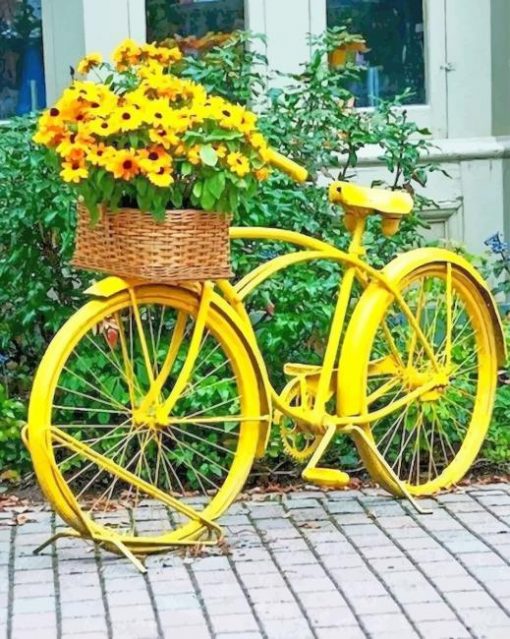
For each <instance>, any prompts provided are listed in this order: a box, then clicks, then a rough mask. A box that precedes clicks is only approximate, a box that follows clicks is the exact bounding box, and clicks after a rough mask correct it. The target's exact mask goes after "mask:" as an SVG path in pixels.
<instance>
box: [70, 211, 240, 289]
mask: <svg viewBox="0 0 510 639" xmlns="http://www.w3.org/2000/svg"><path fill="white" fill-rule="evenodd" d="M229 223H230V217H229V216H227V215H223V214H219V213H205V212H204V211H195V210H182V211H177V210H176V211H167V213H166V217H165V219H164V221H163V222H156V221H155V220H154V219H153V218H152V217H151V216H150V215H149V214H147V213H142V212H141V211H139V210H138V209H128V208H123V209H120V210H119V211H117V212H115V213H109V212H103V213H102V215H101V218H100V220H99V222H98V223H97V224H96V225H95V226H94V227H92V228H91V226H90V214H89V211H88V209H87V208H86V207H85V206H83V205H82V204H79V205H78V225H77V229H76V247H75V252H74V257H73V261H72V263H73V265H74V266H77V267H79V268H84V269H87V270H92V271H103V272H106V273H110V274H113V275H118V276H120V277H124V278H131V279H142V280H150V281H153V282H162V283H173V282H182V281H190V280H194V281H196V280H209V279H213V280H214V279H223V278H227V277H231V275H232V272H231V270H230V242H229Z"/></svg>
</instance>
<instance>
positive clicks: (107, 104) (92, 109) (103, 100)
mask: <svg viewBox="0 0 510 639" xmlns="http://www.w3.org/2000/svg"><path fill="white" fill-rule="evenodd" d="M100 89H101V90H100V91H98V94H97V99H96V100H93V101H89V100H87V102H86V104H85V106H84V108H85V110H86V112H87V113H88V114H90V115H93V116H94V117H104V118H106V117H108V116H109V115H110V114H111V113H112V112H113V111H114V110H115V108H116V106H117V96H116V95H115V94H114V93H113V92H112V91H110V90H109V89H108V88H106V87H100Z"/></svg>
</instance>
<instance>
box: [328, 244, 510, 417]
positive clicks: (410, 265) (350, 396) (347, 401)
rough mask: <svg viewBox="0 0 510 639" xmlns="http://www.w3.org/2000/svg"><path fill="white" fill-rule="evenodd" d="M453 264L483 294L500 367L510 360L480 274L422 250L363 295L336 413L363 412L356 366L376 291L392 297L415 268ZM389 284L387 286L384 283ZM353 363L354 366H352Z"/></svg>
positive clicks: (450, 256) (450, 257)
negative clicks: (385, 291) (399, 284)
mask: <svg viewBox="0 0 510 639" xmlns="http://www.w3.org/2000/svg"><path fill="white" fill-rule="evenodd" d="M446 262H450V263H451V264H454V265H455V266H457V267H459V268H460V269H461V270H462V271H464V273H465V274H466V276H467V277H468V278H469V279H471V281H472V282H473V284H475V285H476V286H477V288H478V289H479V291H480V293H481V294H482V296H483V298H484V300H485V303H486V305H487V308H488V309H489V312H490V315H491V317H492V323H493V328H494V333H495V337H496V348H497V353H496V355H497V358H498V366H503V365H504V364H505V363H506V359H507V349H506V344H505V337H504V332H503V325H502V322H501V317H500V315H499V312H498V309H497V306H496V303H495V301H494V298H493V296H492V294H491V292H490V290H489V288H488V286H487V284H486V282H485V281H484V280H483V278H482V277H481V275H480V274H479V273H478V272H477V271H476V269H475V268H474V267H473V266H472V265H471V264H470V263H469V262H468V261H467V260H466V259H465V258H463V257H462V256H460V255H457V254H456V253H453V252H452V251H448V250H446V249H440V248H421V249H415V250H413V251H409V252H407V253H404V254H402V255H400V256H398V257H397V258H395V259H394V260H393V261H392V262H390V263H389V264H388V265H387V266H386V267H385V268H384V269H383V270H382V272H381V274H382V275H383V279H382V280H379V281H376V282H373V283H372V284H371V285H370V286H369V287H368V288H367V289H366V291H365V292H364V293H363V295H362V297H361V299H360V301H359V302H358V306H357V308H356V311H355V313H354V316H353V318H352V320H351V322H350V324H349V326H348V328H347V332H346V336H345V342H344V345H343V349H342V354H341V358H340V365H339V375H338V404H337V410H338V414H339V415H340V416H351V415H357V414H359V412H360V410H362V406H363V400H364V398H363V397H362V396H361V389H362V388H363V383H362V376H363V367H362V366H356V365H355V363H356V362H358V361H359V344H360V343H361V342H362V341H363V338H364V335H365V334H366V331H367V326H369V325H370V322H371V321H374V320H373V317H374V314H373V312H372V308H371V306H372V304H373V303H379V302H380V301H381V298H380V296H375V297H374V295H373V294H374V293H375V292H376V291H381V289H384V288H386V289H387V291H388V294H389V295H391V294H392V293H391V289H392V288H393V286H394V285H396V284H397V283H398V282H399V281H400V280H402V279H403V278H405V277H406V276H407V275H409V274H410V273H411V272H412V271H413V270H414V269H416V268H419V267H421V266H426V265H430V264H433V263H436V264H437V263H440V264H441V263H446ZM385 281H386V282H387V285H385V283H384V282H385ZM353 364H354V365H353ZM342 379H343V380H344V382H345V380H346V379H348V380H349V384H345V383H342Z"/></svg>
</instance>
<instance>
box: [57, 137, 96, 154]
mask: <svg viewBox="0 0 510 639" xmlns="http://www.w3.org/2000/svg"><path fill="white" fill-rule="evenodd" d="M94 141H95V140H94V138H93V137H92V136H90V135H89V134H88V132H86V131H78V132H75V133H70V134H69V135H67V136H66V137H65V138H63V139H62V141H61V142H60V144H59V145H58V146H57V153H58V154H59V155H60V156H62V157H64V158H67V157H69V155H70V154H71V153H73V152H76V150H77V149H81V150H82V151H84V152H85V153H86V152H87V150H88V148H89V147H90V146H91V145H92V144H94Z"/></svg>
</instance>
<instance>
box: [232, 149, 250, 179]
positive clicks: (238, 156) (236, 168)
mask: <svg viewBox="0 0 510 639" xmlns="http://www.w3.org/2000/svg"><path fill="white" fill-rule="evenodd" d="M227 164H228V165H229V167H230V170H231V171H232V173H236V174H237V175H238V176H239V177H244V176H245V175H247V174H248V173H249V172H250V163H249V162H248V159H247V158H245V157H244V155H242V153H229V154H228V157H227Z"/></svg>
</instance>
